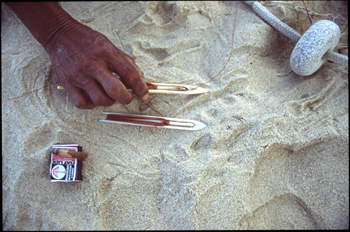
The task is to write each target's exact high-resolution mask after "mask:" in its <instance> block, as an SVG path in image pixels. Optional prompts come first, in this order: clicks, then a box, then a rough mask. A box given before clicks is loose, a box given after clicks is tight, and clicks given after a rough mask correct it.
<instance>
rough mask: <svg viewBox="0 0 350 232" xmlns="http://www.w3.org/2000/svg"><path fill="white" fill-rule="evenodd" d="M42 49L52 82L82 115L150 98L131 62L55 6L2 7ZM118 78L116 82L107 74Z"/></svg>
mask: <svg viewBox="0 0 350 232" xmlns="http://www.w3.org/2000/svg"><path fill="white" fill-rule="evenodd" d="M6 4H7V5H8V6H9V7H10V8H11V9H12V10H13V11H14V12H15V14H16V15H17V16H18V17H19V18H20V19H21V21H22V22H23V23H24V24H25V25H26V27H27V28H28V29H29V31H30V32H31V33H32V34H33V36H34V37H35V38H36V39H37V40H38V42H39V43H41V44H42V45H43V47H44V48H45V50H46V51H47V53H48V54H49V56H50V59H51V62H52V65H53V67H54V69H55V71H56V73H57V76H58V78H59V80H60V82H61V84H62V85H63V86H64V88H65V89H66V91H67V92H68V94H69V95H70V97H71V98H72V101H73V102H74V104H75V105H76V106H77V107H78V108H81V109H91V108H94V107H95V106H110V105H112V104H113V103H115V101H118V102H119V103H121V104H129V103H130V102H131V101H132V99H133V97H132V93H131V92H130V91H128V90H127V89H126V87H125V85H124V84H123V82H124V83H125V84H126V85H128V86H130V88H131V89H132V90H133V92H134V93H135V95H136V96H137V97H139V98H141V99H142V100H147V99H148V97H149V94H148V88H147V85H146V83H145V82H144V81H143V79H142V78H143V73H142V72H141V71H140V69H139V68H138V67H137V65H136V64H135V62H134V60H133V59H132V58H131V57H130V56H128V55H127V54H125V53H124V52H122V51H121V50H119V49H118V48H117V47H115V46H114V45H113V44H112V43H111V42H110V41H109V40H108V39H107V37H106V36H104V35H103V34H101V33H99V32H97V31H94V30H92V29H91V28H89V27H87V26H85V25H83V24H81V23H79V22H78V21H76V20H75V19H73V18H72V17H71V16H70V15H69V14H68V13H67V12H65V11H64V10H63V9H62V8H61V7H60V6H59V5H58V4H57V3H54V2H40V3H34V2H27V3H18V2H11V3H10V2H8V3H6ZM113 72H114V73H116V74H118V76H119V77H120V79H121V80H120V79H118V78H116V77H115V76H114V75H113V74H112V73H113Z"/></svg>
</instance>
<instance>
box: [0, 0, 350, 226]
mask: <svg viewBox="0 0 350 232" xmlns="http://www.w3.org/2000/svg"><path fill="white" fill-rule="evenodd" d="M306 3H307V6H308V9H309V10H310V11H312V12H313V13H314V15H318V17H317V16H315V17H314V20H315V21H318V20H321V19H330V20H334V22H335V23H337V24H338V25H339V27H340V30H341V38H340V43H339V45H338V46H337V47H336V48H335V51H339V52H340V53H343V54H346V55H347V54H348V48H347V45H348V42H347V41H348V11H347V3H346V2H334V1H327V2H326V1H315V2H308V1H306ZM1 5H2V9H1V45H2V46H1V56H2V204H3V206H2V219H3V229H4V230H102V229H107V230H121V229H138V230H140V229H142V230H143V229H208V230H209V229H347V228H349V108H348V107H349V94H348V67H344V66H341V65H338V64H336V63H332V62H326V63H325V64H324V65H323V66H322V67H321V68H320V69H319V70H318V71H317V72H316V73H315V74H313V75H311V76H308V77H301V76H298V75H297V74H295V73H293V72H290V70H291V69H290V67H289V58H290V55H291V53H292V51H293V48H294V46H295V44H296V43H295V42H292V41H291V40H290V39H289V38H287V37H285V36H284V35H282V34H281V33H279V32H278V31H276V30H275V29H273V28H271V26H269V25H268V24H267V23H266V22H265V21H263V20H262V19H261V18H260V17H258V16H257V15H256V14H255V13H254V11H253V10H252V9H251V8H250V6H248V5H247V4H245V3H244V2H238V5H237V13H238V15H237V22H236V28H235V38H234V45H233V55H232V57H231V60H230V61H229V63H228V64H227V66H226V68H225V70H224V71H223V72H222V73H221V74H220V76H218V77H217V78H216V79H215V80H214V81H212V82H210V83H209V84H207V85H206V86H204V87H205V88H207V89H210V92H209V93H207V94H203V95H198V96H186V95H164V94H151V95H150V100H151V102H152V103H153V105H154V106H155V107H156V108H157V109H158V110H159V111H160V112H161V113H162V114H163V115H164V116H166V117H174V118H183V119H193V120H198V121H201V122H203V123H205V124H207V125H208V127H207V128H206V129H204V130H200V131H195V132H191V131H182V130H170V129H153V130H152V131H150V130H149V129H148V128H145V127H136V126H126V125H117V124H108V123H102V122H98V119H102V118H103V116H102V114H101V113H102V112H103V111H111V112H119V113H130V114H143V115H157V113H155V112H154V111H152V110H151V109H150V108H149V107H147V106H146V105H145V104H143V103H142V102H140V101H138V100H136V99H135V100H133V101H132V103H131V104H129V105H126V106H123V105H121V104H119V103H116V104H114V105H113V106H110V107H96V108H94V109H92V110H81V109H78V108H76V107H75V106H74V104H73V103H72V101H71V99H70V98H69V96H68V95H67V93H66V92H65V91H61V90H57V89H56V85H52V86H50V87H46V88H42V89H40V90H39V91H36V92H34V93H32V94H29V95H26V96H23V97H21V98H19V99H15V100H11V101H9V99H11V98H15V97H18V96H21V95H22V94H25V93H28V92H30V91H33V90H36V89H39V88H41V87H43V86H45V85H50V84H52V83H55V82H58V78H57V76H56V73H55V71H54V70H53V69H52V65H51V62H50V59H49V56H48V55H47V54H46V52H45V50H44V49H43V48H42V47H41V45H40V44H39V43H38V42H37V41H36V40H35V39H34V38H33V36H32V35H31V34H30V32H29V31H28V30H27V29H26V27H25V26H24V25H23V24H22V23H21V21H20V20H19V19H18V18H17V17H16V16H15V15H14V14H13V13H12V11H11V10H10V9H9V8H8V7H7V6H6V5H4V4H3V3H2V4H1ZM61 6H62V7H63V8H64V9H65V10H66V11H67V12H68V13H69V14H71V15H72V17H74V18H75V19H77V20H78V21H79V22H81V23H83V24H85V25H87V26H89V27H91V28H92V29H94V30H97V31H99V32H101V33H103V34H104V35H106V36H107V37H108V38H109V39H110V41H111V42H112V43H113V44H115V46H117V47H119V48H120V49H121V50H123V51H124V52H125V53H127V54H129V55H130V56H132V57H133V58H134V59H135V62H136V64H137V65H138V66H139V67H140V69H141V70H142V71H143V72H144V73H145V79H146V80H147V81H149V82H163V83H182V84H189V85H198V84H201V83H204V82H206V81H207V80H209V79H210V78H212V77H213V76H214V75H215V74H217V73H218V72H219V71H220V69H222V67H223V66H224V64H225V62H226V61H227V59H228V57H229V54H230V49H231V39H232V29H233V23H234V18H235V10H236V3H235V2H78V3H77V2H64V3H61ZM265 6H266V7H267V9H268V10H269V11H271V12H272V13H273V14H274V15H276V17H278V18H279V19H281V20H282V21H283V22H285V23H287V24H288V25H289V26H291V27H293V28H294V29H295V30H297V31H298V32H299V33H301V34H303V33H304V32H305V31H306V30H307V29H308V28H309V27H310V26H311V23H310V21H309V19H308V17H307V15H306V13H305V11H304V6H303V3H302V1H293V2H292V1H290V2H277V3H274V2H265ZM58 142H60V143H79V144H81V145H82V146H83V151H84V152H87V153H89V154H90V155H89V157H88V160H87V161H85V162H84V167H83V178H84V179H83V182H81V183H51V182H50V181H49V149H50V146H51V145H52V144H54V143H58Z"/></svg>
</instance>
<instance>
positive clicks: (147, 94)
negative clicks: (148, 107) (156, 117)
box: [141, 93, 149, 101]
mask: <svg viewBox="0 0 350 232" xmlns="http://www.w3.org/2000/svg"><path fill="white" fill-rule="evenodd" d="M148 98H149V93H146V94H145V96H143V97H142V98H141V100H142V101H146V100H148Z"/></svg>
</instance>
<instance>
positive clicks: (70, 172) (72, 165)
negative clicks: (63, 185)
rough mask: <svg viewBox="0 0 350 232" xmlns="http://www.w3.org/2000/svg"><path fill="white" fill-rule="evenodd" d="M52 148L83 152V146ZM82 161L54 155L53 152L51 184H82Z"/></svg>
mask: <svg viewBox="0 0 350 232" xmlns="http://www.w3.org/2000/svg"><path fill="white" fill-rule="evenodd" d="M52 148H59V149H65V150H70V151H81V150H82V148H81V146H75V147H71V146H69V145H68V144H67V145H66V146H63V145H62V144H61V145H59V146H58V145H56V146H55V145H53V146H52ZM81 169H82V161H80V160H77V159H75V158H71V157H65V156H60V155H56V154H53V153H52V152H51V165H50V181H51V182H80V181H81V180H82V176H81Z"/></svg>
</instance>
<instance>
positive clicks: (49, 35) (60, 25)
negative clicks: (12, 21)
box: [6, 2, 80, 50]
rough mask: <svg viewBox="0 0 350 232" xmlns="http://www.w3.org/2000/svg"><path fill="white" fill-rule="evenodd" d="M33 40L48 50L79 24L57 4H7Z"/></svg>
mask: <svg viewBox="0 0 350 232" xmlns="http://www.w3.org/2000/svg"><path fill="white" fill-rule="evenodd" d="M6 4H7V6H9V7H10V8H11V10H12V11H13V12H14V13H15V14H16V15H17V17H18V18H19V19H20V20H21V21H22V22H23V24H24V25H25V26H26V27H27V28H28V30H29V31H30V32H31V33H32V35H33V36H34V37H35V39H36V40H37V41H38V42H39V43H40V44H41V45H43V47H44V48H45V49H46V50H48V49H50V48H51V46H52V45H53V44H54V43H55V42H56V41H57V39H59V37H61V38H62V37H64V36H66V35H67V34H69V32H70V31H71V30H74V28H75V27H77V26H78V25H79V24H80V23H79V22H77V21H76V20H75V19H73V18H72V17H71V16H70V15H69V14H68V13H67V12H66V11H65V10H64V9H63V8H62V7H61V6H59V5H58V3H57V2H7V3H6Z"/></svg>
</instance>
